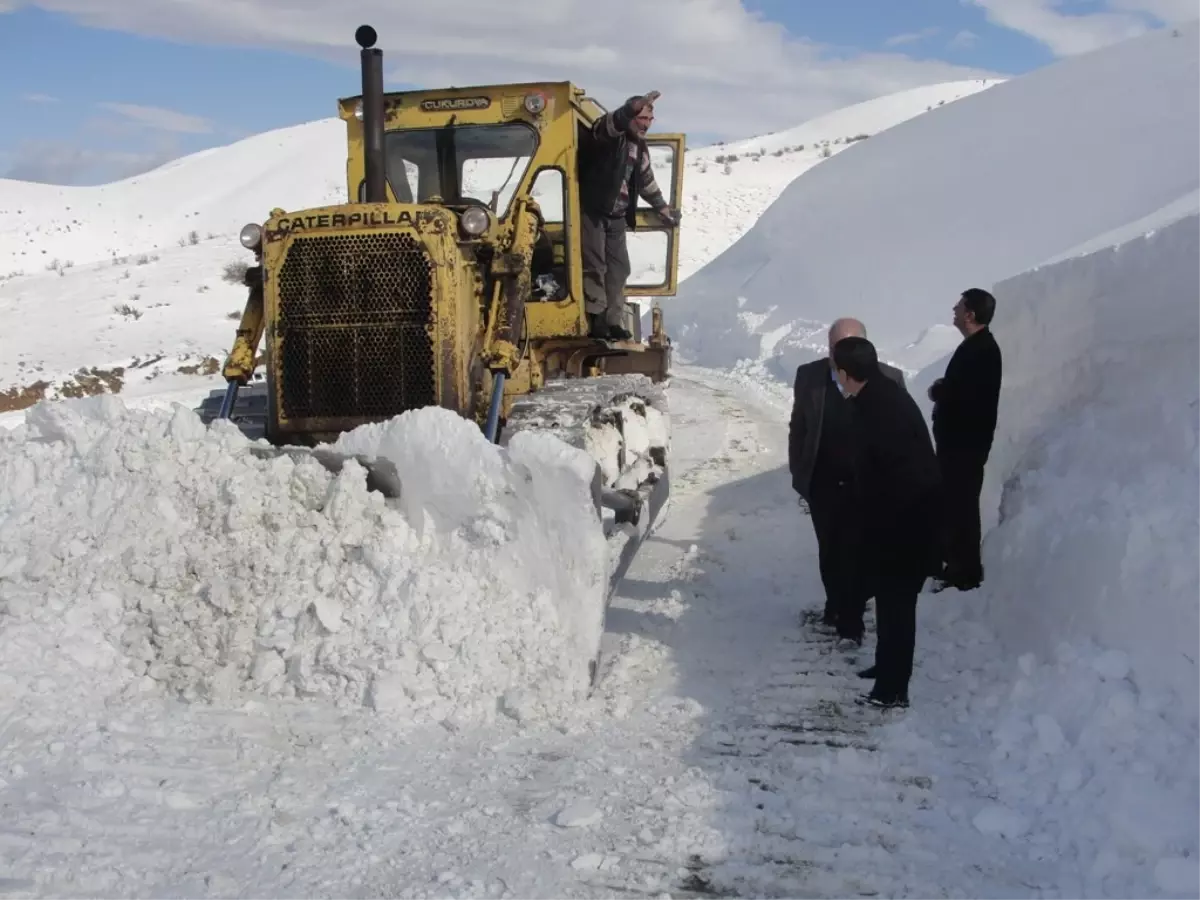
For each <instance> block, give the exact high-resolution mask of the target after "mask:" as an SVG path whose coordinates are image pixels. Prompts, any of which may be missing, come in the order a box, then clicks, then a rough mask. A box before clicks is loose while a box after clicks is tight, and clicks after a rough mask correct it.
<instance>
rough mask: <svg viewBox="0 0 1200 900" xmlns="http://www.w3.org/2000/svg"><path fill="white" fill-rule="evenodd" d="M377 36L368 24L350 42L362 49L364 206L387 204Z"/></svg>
mask: <svg viewBox="0 0 1200 900" xmlns="http://www.w3.org/2000/svg"><path fill="white" fill-rule="evenodd" d="M377 38H378V35H377V34H376V33H375V29H374V28H372V27H371V26H370V25H360V26H358V30H357V31H355V32H354V40H355V41H357V42H358V46H360V47H362V52H361V54H360V57H361V60H362V122H363V154H364V157H365V158H364V162H365V165H366V173H365V174H366V194H365V196H364V197H363V200H364V201H365V202H367V203H385V202H386V201H387V174H386V169H385V160H384V155H383V51H382V50H380V49H378V48H376V47H375V41H376V40H377Z"/></svg>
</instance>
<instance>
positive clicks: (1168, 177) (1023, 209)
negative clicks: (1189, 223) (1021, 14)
mask: <svg viewBox="0 0 1200 900" xmlns="http://www.w3.org/2000/svg"><path fill="white" fill-rule="evenodd" d="M1176 35H1177V36H1176ZM1198 60H1200V23H1197V22H1193V23H1190V24H1188V25H1183V26H1180V27H1179V28H1178V29H1176V30H1175V31H1170V30H1167V31H1162V32H1157V33H1152V34H1149V35H1146V36H1144V37H1141V38H1138V39H1136V40H1133V41H1128V42H1125V43H1121V44H1116V45H1113V46H1110V47H1107V48H1105V49H1102V50H1098V51H1096V52H1093V53H1089V54H1085V55H1081V56H1077V57H1072V58H1070V59H1066V60H1062V61H1060V62H1057V63H1055V64H1054V65H1051V66H1047V67H1046V68H1044V69H1039V70H1037V71H1035V72H1032V73H1030V74H1028V75H1026V76H1023V77H1021V78H1016V79H1012V80H1009V81H1006V82H1005V83H1003V84H998V85H995V86H993V87H989V88H988V89H987V90H985V91H980V92H978V93H976V94H974V95H972V96H968V97H964V98H963V99H961V100H957V101H955V102H953V103H949V104H947V105H946V106H944V107H941V108H937V109H934V110H933V111H932V112H928V113H924V114H922V115H919V116H916V117H914V118H911V119H909V120H907V121H905V122H902V123H900V124H897V125H895V126H894V127H892V128H890V129H888V130H887V131H885V132H883V133H882V134H879V135H877V136H875V137H873V138H871V139H870V140H867V141H863V142H861V143H859V144H856V145H854V146H852V147H851V148H849V149H848V150H846V151H844V152H843V153H841V154H839V155H838V156H837V157H835V158H833V159H830V160H828V161H827V162H825V163H823V164H822V165H820V166H818V167H816V168H814V169H812V170H811V171H808V172H805V173H804V174H803V175H801V176H800V177H799V178H797V179H796V180H795V181H793V182H792V183H791V184H790V185H789V186H788V187H787V188H786V189H785V190H784V191H783V193H782V194H781V195H780V196H779V198H778V200H777V201H776V202H775V203H773V204H772V205H771V206H770V208H768V209H767V210H766V211H765V212H764V213H763V214H762V216H761V217H760V218H759V219H758V221H757V222H756V223H755V225H754V227H753V228H752V229H750V230H749V231H748V232H747V233H746V234H745V235H744V236H743V237H742V238H741V239H740V240H739V241H738V242H737V243H735V244H734V245H733V246H731V247H730V248H729V249H728V250H726V251H725V252H724V253H722V254H721V255H720V256H718V257H717V258H716V259H714V260H713V261H712V262H710V263H709V264H708V265H707V266H705V267H704V268H703V269H702V270H701V271H699V272H697V273H696V274H695V275H694V276H693V277H692V278H690V279H689V280H688V281H687V283H685V284H684V285H682V287H681V289H680V292H679V296H678V298H676V299H673V300H669V301H667V302H665V303H664V309H665V311H666V314H667V321H668V322H669V323H671V327H672V335H673V337H674V338H675V339H676V342H677V344H678V346H679V348H680V351H681V352H682V353H684V354H686V355H687V358H688V359H690V360H692V361H693V362H695V363H697V364H700V365H709V366H719V367H727V366H733V365H735V364H736V363H738V362H739V361H740V360H750V361H753V362H757V363H759V364H761V365H764V366H765V367H766V368H767V370H768V371H769V372H770V373H771V374H772V375H774V376H775V377H778V378H782V379H784V380H788V381H790V379H791V373H792V372H793V371H794V369H795V366H796V364H797V363H799V362H804V361H806V360H807V359H811V358H813V356H814V355H819V354H820V352H822V351H821V349H820V344H821V343H822V342H823V340H824V329H825V327H826V326H827V325H828V323H829V322H831V321H832V320H833V319H834V318H836V317H838V316H843V315H857V316H859V317H860V318H863V319H864V320H865V322H866V325H867V329H868V332H869V336H870V337H871V338H872V339H873V340H874V341H875V342H876V343H877V345H879V346H880V348H881V350H882V351H883V352H884V354H885V355H886V356H888V357H890V358H892V359H893V360H895V361H898V362H900V363H901V364H905V362H906V360H905V359H904V354H903V349H904V348H905V346H906V345H908V344H910V343H911V342H913V341H914V340H916V339H917V338H918V336H919V335H921V334H922V332H923V331H924V330H925V329H927V328H928V327H929V326H930V325H933V324H934V323H937V322H947V323H948V322H949V320H950V310H951V307H952V306H953V305H954V302H955V300H956V299H957V298H958V296H959V294H960V293H961V292H962V291H963V290H964V289H966V288H968V287H971V286H979V287H985V288H986V287H989V286H990V285H992V284H993V283H995V282H996V281H999V280H1001V279H1004V278H1007V277H1010V276H1012V275H1015V274H1017V273H1019V272H1022V271H1024V270H1026V269H1029V268H1031V267H1033V266H1036V265H1038V264H1040V263H1043V262H1045V261H1047V260H1048V259H1050V258H1052V257H1055V256H1057V255H1058V254H1061V253H1063V252H1066V251H1069V250H1071V249H1073V248H1076V247H1079V246H1080V245H1083V244H1085V243H1086V242H1088V241H1091V240H1092V239H1094V238H1096V237H1098V236H1099V235H1102V234H1105V233H1106V232H1110V231H1112V230H1113V229H1117V228H1121V227H1124V226H1127V225H1129V224H1130V223H1132V222H1134V221H1136V220H1138V219H1141V218H1142V217H1144V216H1147V215H1149V214H1151V213H1154V212H1155V211H1156V210H1159V209H1161V208H1162V207H1164V206H1165V205H1167V204H1172V203H1176V202H1183V201H1182V199H1181V198H1187V197H1188V196H1189V195H1191V196H1192V200H1191V209H1195V208H1196V207H1195V202H1194V201H1195V192H1196V190H1197V188H1198V187H1200V63H1198ZM1187 211H1188V208H1187V206H1186V202H1185V206H1184V208H1183V209H1182V212H1187ZM929 358H930V357H929V354H927V353H925V352H921V353H920V354H919V359H918V361H917V365H918V366H919V365H920V364H921V363H924V362H928V361H929ZM914 368H915V366H914Z"/></svg>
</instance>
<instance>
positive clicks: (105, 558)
mask: <svg viewBox="0 0 1200 900" xmlns="http://www.w3.org/2000/svg"><path fill="white" fill-rule="evenodd" d="M343 445H344V446H345V447H347V448H349V449H352V450H353V451H355V452H361V451H363V450H369V451H371V452H374V451H375V450H378V451H379V452H381V453H384V454H387V455H388V456H389V458H391V459H392V460H393V461H394V462H395V463H396V464H397V468H398V470H399V471H400V472H401V473H402V475H401V477H402V497H401V498H400V499H399V500H398V501H389V500H386V499H385V498H384V497H383V495H381V494H378V493H375V492H368V491H367V489H366V479H365V470H363V469H362V467H360V466H358V465H357V464H353V463H352V464H350V465H348V466H347V467H346V468H345V469H344V470H343V471H342V472H341V473H340V474H338V475H336V476H334V475H332V474H331V473H329V472H328V471H327V470H326V469H324V468H323V467H322V466H320V465H319V464H318V463H316V462H314V461H312V460H304V461H302V462H296V461H294V460H292V459H290V458H288V457H281V458H278V459H274V460H270V461H267V460H261V459H258V458H256V457H254V456H252V455H251V454H250V453H249V452H248V447H249V446H250V444H249V442H248V441H247V440H246V439H245V438H244V437H243V436H242V435H241V434H240V433H238V432H237V431H236V430H235V429H234V428H233V427H232V426H231V425H225V424H224V423H217V424H216V426H215V427H214V428H212V429H211V430H209V429H206V428H205V427H204V426H203V425H202V424H201V423H200V421H199V420H198V419H197V418H196V416H195V415H194V414H193V413H192V412H191V411H190V410H187V409H185V408H183V407H178V406H177V407H175V408H174V410H173V411H167V410H158V411H139V410H129V409H127V408H126V407H125V406H124V405H123V404H122V403H121V402H120V401H119V400H117V399H116V398H113V397H108V396H105V397H95V398H87V399H83V400H77V401H67V402H62V403H41V404H38V405H37V406H35V407H33V408H32V409H31V410H30V411H29V412H28V414H27V417H26V424H25V425H24V426H22V427H20V428H17V429H15V430H13V431H11V432H4V431H0V695H2V696H3V697H5V698H6V699H7V700H9V701H14V702H15V701H19V700H20V699H21V698H24V699H25V700H27V701H33V702H35V703H37V702H42V701H48V700H50V699H53V695H55V694H61V693H66V694H69V695H74V696H80V695H87V696H93V695H94V696H97V697H100V696H108V695H112V694H116V693H124V694H130V693H140V692H143V691H151V692H162V693H164V694H166V695H169V696H177V697H180V698H183V699H187V700H193V699H195V700H204V701H209V702H213V703H218V704H225V703H230V702H234V701H236V700H238V699H239V698H243V699H244V697H245V696H246V695H267V696H276V697H312V696H315V697H320V698H326V699H328V700H329V701H332V702H334V703H336V704H337V705H340V706H360V705H364V704H365V705H368V706H371V707H374V708H375V709H377V710H380V711H381V712H387V713H388V714H391V715H395V716H401V717H407V718H410V719H412V720H414V721H449V722H450V723H451V724H452V723H453V722H455V721H458V720H462V719H481V718H482V719H486V718H490V717H491V716H493V715H494V714H495V713H496V712H497V711H498V710H499V711H502V712H506V713H508V714H510V715H513V716H514V717H517V718H522V717H530V716H540V715H554V714H556V713H557V712H559V711H562V710H564V709H565V708H566V706H567V705H569V704H570V703H572V702H574V701H575V700H576V699H577V698H578V696H579V695H580V692H581V691H583V690H585V689H586V685H587V662H588V660H589V659H590V657H591V654H592V652H593V651H594V649H595V648H596V647H597V646H598V643H599V638H600V630H601V623H602V609H603V602H604V592H605V584H606V571H607V561H606V558H605V553H606V548H605V541H604V536H603V533H602V530H601V526H600V523H599V520H598V518H597V516H596V514H595V510H594V507H593V505H592V500H591V493H590V481H589V476H590V471H591V470H590V466H591V463H590V461H589V460H588V458H587V457H586V455H584V454H582V453H581V452H579V451H576V450H574V449H572V448H570V447H567V446H566V445H565V444H563V443H561V442H560V441H557V440H554V439H552V438H549V437H546V436H544V435H529V434H521V435H516V436H514V438H513V440H512V442H511V443H510V444H509V446H508V447H507V448H504V449H502V448H499V447H497V446H495V445H492V444H489V443H488V442H487V441H486V439H485V438H484V437H483V435H482V434H481V433H480V431H479V429H478V428H477V427H475V426H474V425H473V424H472V423H470V422H467V421H466V420H464V419H462V418H460V417H458V416H457V415H455V414H453V413H451V412H447V411H445V410H441V409H436V408H433V409H425V410H418V411H414V412H410V413H407V414H405V415H403V416H400V417H398V418H397V419H394V420H392V421H390V422H388V423H386V424H385V425H381V426H372V427H370V428H366V429H362V430H360V431H359V432H355V433H351V434H349V435H345V436H343Z"/></svg>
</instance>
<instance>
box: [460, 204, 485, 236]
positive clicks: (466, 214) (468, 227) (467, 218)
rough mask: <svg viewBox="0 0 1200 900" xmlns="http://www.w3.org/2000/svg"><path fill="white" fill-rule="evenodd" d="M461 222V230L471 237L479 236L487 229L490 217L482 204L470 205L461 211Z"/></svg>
mask: <svg viewBox="0 0 1200 900" xmlns="http://www.w3.org/2000/svg"><path fill="white" fill-rule="evenodd" d="M461 222H462V230H463V231H465V232H466V233H467V234H469V235H471V237H479V235H481V234H483V233H484V232H485V231H487V230H488V225H490V224H491V219H490V217H489V216H488V214H487V210H486V209H484V208H483V207H482V206H470V207H467V209H465V210H464V211H463V214H462V219H461Z"/></svg>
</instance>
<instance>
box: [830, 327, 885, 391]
mask: <svg viewBox="0 0 1200 900" xmlns="http://www.w3.org/2000/svg"><path fill="white" fill-rule="evenodd" d="M833 365H834V366H835V367H836V368H837V369H839V370H841V371H843V372H845V373H846V374H847V375H849V376H850V377H851V378H853V379H854V380H855V381H867V380H868V379H870V378H871V376H873V375H877V374H879V356H878V355H877V354H876V353H875V345H874V344H872V343H871V342H870V341H868V340H867V339H866V338H865V337H844V338H842V339H841V340H840V341H838V342H837V343H836V344H834V345H833Z"/></svg>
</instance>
